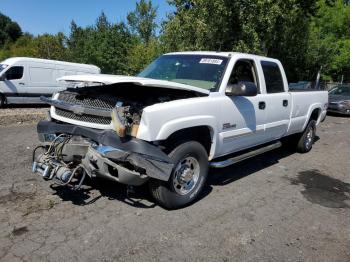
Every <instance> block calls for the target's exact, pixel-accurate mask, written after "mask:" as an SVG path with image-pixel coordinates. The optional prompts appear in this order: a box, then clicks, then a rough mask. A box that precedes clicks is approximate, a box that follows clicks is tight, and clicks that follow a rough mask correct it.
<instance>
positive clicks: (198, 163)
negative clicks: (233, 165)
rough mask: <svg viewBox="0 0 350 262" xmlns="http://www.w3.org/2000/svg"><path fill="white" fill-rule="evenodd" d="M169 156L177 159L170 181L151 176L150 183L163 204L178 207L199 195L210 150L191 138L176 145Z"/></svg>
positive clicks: (205, 174) (159, 201) (203, 182)
mask: <svg viewBox="0 0 350 262" xmlns="http://www.w3.org/2000/svg"><path fill="white" fill-rule="evenodd" d="M169 157H170V158H171V160H172V161H173V163H174V168H173V171H172V173H171V176H170V179H169V181H167V182H164V181H159V180H151V181H150V182H149V185H150V190H151V193H152V195H153V197H154V198H155V199H156V201H157V202H158V203H159V204H160V205H162V206H164V207H166V208H168V209H177V208H181V207H184V206H186V205H189V204H190V203H192V202H194V201H195V200H196V199H197V198H198V196H199V195H200V193H201V191H202V189H203V187H204V184H205V181H206V178H207V176H208V154H207V151H206V150H205V148H204V147H203V146H202V145H201V144H200V143H198V142H196V141H189V142H185V143H183V144H180V145H179V146H177V147H176V148H175V149H174V150H173V151H171V153H170V154H169Z"/></svg>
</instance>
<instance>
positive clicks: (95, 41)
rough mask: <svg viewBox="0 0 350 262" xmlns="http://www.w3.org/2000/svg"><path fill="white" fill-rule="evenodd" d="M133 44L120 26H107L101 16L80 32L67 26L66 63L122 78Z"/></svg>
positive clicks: (107, 23) (106, 20) (103, 15)
mask: <svg viewBox="0 0 350 262" xmlns="http://www.w3.org/2000/svg"><path fill="white" fill-rule="evenodd" d="M134 43H135V39H134V38H133V37H132V36H131V34H130V33H129V32H128V30H127V28H126V26H125V24H124V23H116V24H113V23H110V22H109V21H108V19H107V17H106V16H105V14H104V13H101V15H100V16H99V17H98V18H97V20H96V23H95V25H93V26H88V27H86V28H81V27H79V26H77V25H76V24H75V22H74V21H73V22H72V23H71V32H70V35H69V37H68V40H67V47H68V52H69V60H71V61H74V62H78V63H89V64H94V65H97V66H99V67H100V68H101V69H102V72H103V73H109V74H126V73H128V68H129V67H128V65H127V59H128V58H127V54H128V52H129V50H130V48H131V47H132V46H133V44H134Z"/></svg>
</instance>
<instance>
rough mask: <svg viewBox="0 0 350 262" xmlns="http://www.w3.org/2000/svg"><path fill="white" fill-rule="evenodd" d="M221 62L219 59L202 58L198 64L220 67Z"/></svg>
mask: <svg viewBox="0 0 350 262" xmlns="http://www.w3.org/2000/svg"><path fill="white" fill-rule="evenodd" d="M222 61H223V60H221V59H213V58H202V59H201V61H199V63H200V64H212V65H221V63H222Z"/></svg>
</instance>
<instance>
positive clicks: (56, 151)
mask: <svg viewBox="0 0 350 262" xmlns="http://www.w3.org/2000/svg"><path fill="white" fill-rule="evenodd" d="M118 79H119V78H118ZM144 81H146V80H144ZM147 81H150V80H147ZM152 81H153V80H152ZM203 95H206V94H203V93H200V92H196V91H192V90H181V89H167V88H160V87H157V86H147V88H146V87H140V86H139V85H137V84H135V83H116V84H103V85H96V83H93V86H89V85H87V86H82V87H75V88H68V89H67V90H65V91H62V92H59V93H57V94H55V95H54V96H53V98H52V99H49V98H42V100H43V101H44V102H46V103H47V104H49V105H51V109H50V116H51V118H52V119H51V120H50V121H41V122H39V124H38V127H37V129H38V130H37V131H38V134H39V139H40V141H41V142H42V146H40V147H38V149H37V150H35V151H34V153H33V172H35V173H39V174H40V175H42V176H43V177H44V178H45V179H52V180H54V181H56V182H57V183H60V184H63V185H65V184H69V183H71V181H72V180H76V178H81V179H80V180H78V181H79V182H78V186H79V185H81V183H82V180H83V179H84V178H85V176H86V175H87V176H89V177H91V178H94V177H103V178H107V179H110V180H113V181H117V182H120V183H123V184H127V185H141V184H143V183H145V182H146V181H147V180H148V179H149V178H155V179H158V180H162V181H168V179H169V177H170V174H171V171H172V168H173V164H172V163H171V160H170V158H169V157H168V156H167V155H166V154H165V153H164V152H163V151H162V150H161V149H160V148H159V147H157V146H156V145H155V143H151V142H147V141H144V140H141V139H137V134H138V131H139V126H140V122H141V117H142V114H143V110H144V108H145V107H147V106H151V105H154V104H158V103H164V102H170V101H174V100H178V99H186V98H191V97H198V96H203Z"/></svg>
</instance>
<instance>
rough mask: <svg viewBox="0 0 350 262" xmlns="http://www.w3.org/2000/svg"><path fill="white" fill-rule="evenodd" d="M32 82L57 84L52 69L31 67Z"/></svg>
mask: <svg viewBox="0 0 350 262" xmlns="http://www.w3.org/2000/svg"><path fill="white" fill-rule="evenodd" d="M29 75H30V80H31V81H32V83H52V82H55V78H54V77H53V70H52V69H51V68H40V67H30V68H29Z"/></svg>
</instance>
